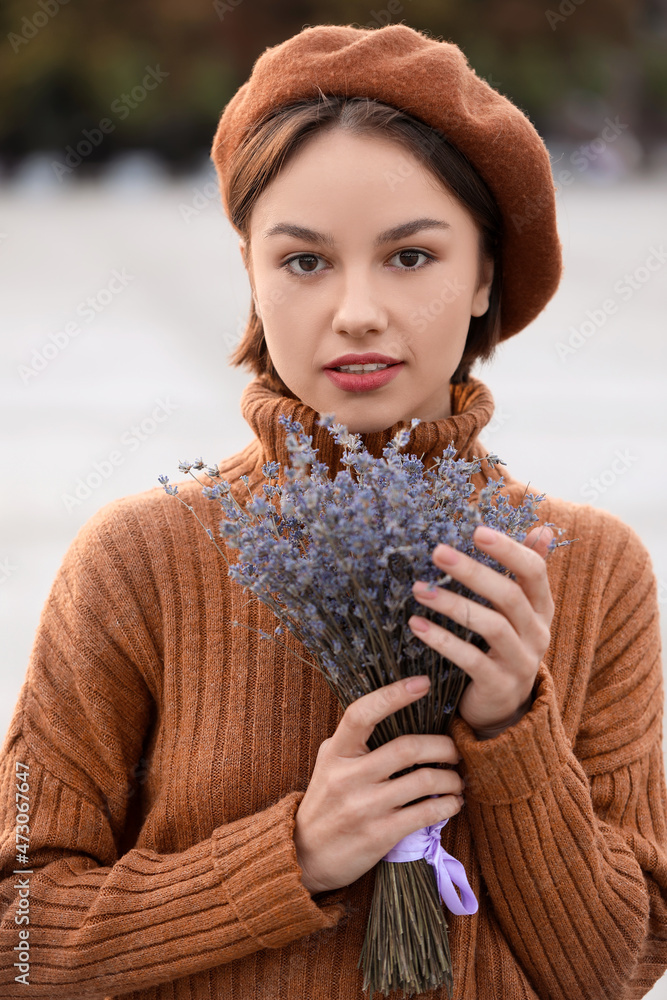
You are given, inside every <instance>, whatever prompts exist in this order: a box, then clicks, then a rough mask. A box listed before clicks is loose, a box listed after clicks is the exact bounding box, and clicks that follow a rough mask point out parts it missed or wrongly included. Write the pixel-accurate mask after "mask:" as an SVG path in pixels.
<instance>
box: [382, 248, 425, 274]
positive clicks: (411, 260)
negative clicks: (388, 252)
mask: <svg viewBox="0 0 667 1000" xmlns="http://www.w3.org/2000/svg"><path fill="white" fill-rule="evenodd" d="M394 257H402V258H405V257H407V264H408V266H407V267H399V268H398V270H399V271H421V269H422V268H423V267H427V266H428V265H429V264H430V263H431V261H432V260H435V258H434V257H432V256H431V255H430V254H428V253H426V251H424V250H412V249H408V250H399V251H398V252H397V253H395V254H394V256H393V257H390V260H393V259H394ZM417 257H424V258H425V261H424V263H423V264H417V265H416V260H415V258H417ZM403 263H404V264H405V263H406V261H405V260H403ZM415 265H416V266H415Z"/></svg>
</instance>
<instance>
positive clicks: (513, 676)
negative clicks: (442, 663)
mask: <svg viewBox="0 0 667 1000" xmlns="http://www.w3.org/2000/svg"><path fill="white" fill-rule="evenodd" d="M416 617H418V616H414V615H413V616H412V618H410V619H409V620H408V625H410V627H411V628H415V624H414V619H415V618H416ZM420 620H421V621H423V622H425V623H426V626H427V628H426V630H425V631H423V632H422V631H419V630H418V629H416V630H415V634H416V635H417V636H418V637H419V638H420V639H421V640H422V642H425V643H426V644H427V645H428V646H430V647H431V649H434V650H435V651H436V652H437V653H440V655H441V656H442V657H444V658H445V659H447V660H451V662H452V663H455V664H456V665H457V667H460V668H461V670H463V672H464V673H466V674H468V676H469V677H470V678H471V680H473V681H474V682H475V684H476V685H477V687H478V688H479V690H480V691H485V690H488V691H494V690H495V691H497V688H498V671H499V670H501V671H503V674H504V677H505V681H504V684H505V686H506V687H507V696H508V698H509V699H510V700H511V699H512V698H515V696H516V692H517V691H518V692H523V691H524V690H525V689H526V688H527V687H530V686H532V684H533V682H534V674H535V663H534V661H533V660H530V659H529V658H527V657H526V652H525V647H524V646H523V644H521V643H520V642H517V645H516V647H515V650H516V655H514V656H512V657H510V658H509V660H502V661H501V660H500V659H498V658H496V659H492V658H491V657H490V656H489V655H488V654H487V653H483V652H482V650H481V649H479V648H478V647H477V646H475V645H474V644H473V643H472V642H466V641H465V639H461V638H459V637H458V636H457V635H454V633H453V632H450V631H449V630H448V629H445V628H442V627H441V626H440V625H437V624H436V623H435V622H431V621H427V620H426V619H420ZM506 664H510V665H511V670H507V669H506V666H505V665H506ZM526 697H527V693H526V694H524V695H523V700H525V698H526ZM514 707H516V706H514ZM511 711H514V709H511Z"/></svg>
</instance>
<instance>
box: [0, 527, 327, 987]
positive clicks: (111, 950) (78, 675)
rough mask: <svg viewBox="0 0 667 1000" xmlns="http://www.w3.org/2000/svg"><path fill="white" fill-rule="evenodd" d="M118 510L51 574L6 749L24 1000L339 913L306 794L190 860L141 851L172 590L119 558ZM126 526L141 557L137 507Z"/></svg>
mask: <svg viewBox="0 0 667 1000" xmlns="http://www.w3.org/2000/svg"><path fill="white" fill-rule="evenodd" d="M105 511H106V508H103V509H102V512H100V513H99V514H98V515H96V516H95V517H94V518H92V519H91V520H90V521H89V522H87V524H86V525H84V528H83V529H82V531H81V532H80V533H79V535H78V536H77V538H76V539H75V541H74V542H73V543H72V546H71V547H70V549H69V550H68V552H67V554H66V556H65V559H64V562H63V564H62V566H61V569H60V570H59V572H58V575H57V577H56V579H55V581H54V584H53V586H52V589H51V593H50V595H49V598H48V599H47V602H46V604H45V606H44V608H43V610H42V615H41V619H40V623H39V627H38V630H37V634H36V638H35V643H34V646H33V651H32V656H31V660H30V664H29V667H28V672H27V675H26V679H25V682H24V684H23V687H22V689H21V693H20V696H19V700H18V703H17V706H16V709H15V712H14V716H13V719H12V722H11V725H10V728H9V731H8V733H7V737H6V739H5V744H4V747H3V753H2V760H1V762H0V796H1V797H0V830H1V834H2V836H1V840H0V864H1V872H0V877H1V881H0V900H1V907H0V956H1V957H0V997H21V996H25V995H26V985H28V986H29V990H28V991H27V992H29V993H30V995H31V996H35V997H50V998H53V1000H57V998H59V997H60V998H68V1000H69V998H71V997H72V996H73V995H76V996H77V997H88V998H95V997H97V998H104V997H108V996H109V995H117V994H125V993H129V992H132V991H135V990H140V989H145V988H150V987H153V986H156V985H158V984H160V983H164V982H168V981H171V980H176V979H178V978H181V977H184V976H188V975H190V974H192V973H196V972H199V971H202V970H205V969H209V968H212V967H214V966H217V965H220V964H223V963H226V962H231V961H233V960H235V959H238V958H241V957H243V956H245V955H248V954H250V953H252V952H255V951H258V950H260V949H264V948H280V947H283V946H285V945H287V944H288V943H290V942H292V941H294V940H296V939H298V938H301V937H303V936H305V935H308V934H311V933H313V932H314V931H317V930H320V929H322V928H326V927H332V926H334V925H335V924H336V923H337V922H338V920H339V919H340V917H341V916H342V915H343V913H344V906H342V905H340V903H339V902H338V899H337V898H336V899H332V898H326V899H322V900H321V902H320V903H318V902H317V901H316V900H314V899H313V898H312V897H311V895H310V893H309V892H308V891H307V889H306V888H305V886H304V885H303V883H302V881H301V874H302V872H301V868H300V866H299V864H298V862H297V858H296V850H295V845H294V840H293V829H294V822H295V814H296V810H297V808H298V805H299V803H300V801H301V799H302V797H303V794H304V793H303V792H302V791H293V792H291V793H289V794H287V795H285V796H284V797H282V798H280V799H279V800H277V801H274V802H273V803H271V804H270V805H269V806H268V807H267V808H265V809H263V810H261V811H260V812H257V813H255V814H253V815H250V816H246V817H243V818H241V819H238V820H235V821H234V822H230V823H228V824H226V825H223V826H218V827H217V828H216V829H214V830H212V831H211V835H210V836H209V837H208V838H206V839H204V840H202V841H200V842H198V843H195V844H193V845H192V846H190V847H188V848H187V849H186V850H182V851H179V852H178V853H157V852H156V851H153V850H149V849H146V848H137V847H133V846H132V845H133V844H134V842H135V841H136V834H137V832H138V831H137V830H136V829H134V830H132V829H130V827H131V826H132V822H136V820H132V818H131V814H133V812H134V811H136V810H134V811H133V810H131V809H128V805H129V803H130V802H132V797H131V796H132V791H133V790H136V777H137V767H138V765H139V764H140V762H141V760H142V750H143V748H144V745H145V740H146V737H147V734H148V732H149V729H150V722H151V719H152V713H153V710H154V697H153V694H152V690H151V688H152V681H151V677H152V676H155V675H156V672H159V666H160V656H161V650H160V641H161V637H160V630H159V628H156V627H155V621H157V620H158V619H159V606H158V605H159V594H158V588H157V587H156V585H155V581H154V579H153V578H152V575H151V568H150V560H148V559H142V558H138V559H136V560H135V561H134V568H133V570H132V573H128V572H127V571H126V568H125V567H123V566H122V560H120V559H119V552H118V550H117V549H116V548H114V545H113V544H112V534H110V533H109V531H108V530H107V529H108V524H107V521H106V520H105V517H104V516H101V515H102V514H103V512H105ZM122 521H123V524H122V531H124V532H129V533H130V534H131V535H132V534H134V538H133V542H134V544H135V545H136V546H137V551H138V552H141V548H142V545H143V542H142V533H141V530H140V528H139V526H138V525H137V524H136V522H134V521H133V519H132V517H131V515H130V513H129V512H128V511H127V510H125V511H123V513H122ZM126 541H127V539H126ZM93 595H96V596H95V598H93ZM121 597H122V600H121V599H120V598H121ZM151 609H152V610H151ZM135 801H136V800H135ZM132 804H134V802H133V803H132ZM22 975H23V978H22V979H21V978H17V977H21V976H22Z"/></svg>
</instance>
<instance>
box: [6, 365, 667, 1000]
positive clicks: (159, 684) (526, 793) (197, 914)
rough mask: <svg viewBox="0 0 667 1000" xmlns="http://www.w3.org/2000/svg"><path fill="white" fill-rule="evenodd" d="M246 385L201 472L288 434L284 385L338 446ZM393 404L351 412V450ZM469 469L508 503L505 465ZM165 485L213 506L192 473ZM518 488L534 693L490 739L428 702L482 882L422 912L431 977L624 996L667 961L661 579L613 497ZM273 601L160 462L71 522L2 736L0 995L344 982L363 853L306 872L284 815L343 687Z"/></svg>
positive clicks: (261, 389)
mask: <svg viewBox="0 0 667 1000" xmlns="http://www.w3.org/2000/svg"><path fill="white" fill-rule="evenodd" d="M451 404H452V416H451V417H449V418H447V419H445V420H439V421H433V422H424V423H422V424H420V425H419V426H418V427H417V428H416V429H415V430H414V431H413V437H412V438H411V444H410V451H412V452H414V453H415V454H417V455H422V454H423V455H424V461H425V463H426V465H430V464H431V458H432V456H434V455H436V454H439V453H441V452H442V450H443V449H444V448H445V447H446V446H447V445H448V444H449V443H450V441H454V443H455V445H456V447H457V449H458V452H459V454H460V455H463V456H466V457H470V456H472V455H477V456H478V457H483V456H484V455H485V454H486V453H487V451H488V449H486V448H485V447H484V446H483V445H482V444H481V443H480V441H479V440H478V435H479V433H480V431H482V429H483V428H484V427H485V426H486V424H487V423H488V421H489V420H490V418H491V416H492V413H493V399H492V396H491V394H490V392H489V390H488V388H487V387H486V386H485V385H484V384H483V383H482V382H480V381H479V380H478V379H472V380H471V381H470V382H469V383H468V384H463V385H455V386H452V387H451ZM242 409H243V413H244V416H245V417H246V419H247V420H248V422H249V423H250V425H251V427H252V428H253V430H254V432H255V434H256V438H255V439H254V440H253V441H252V442H251V444H249V445H248V446H247V447H246V448H245V449H243V450H242V451H241V452H240V453H238V454H236V455H234V456H233V457H232V458H230V459H228V460H226V461H224V462H222V463H221V466H220V468H221V471H222V472H223V474H224V476H225V478H227V479H229V480H233V481H235V480H236V479H237V477H238V476H240V475H242V474H247V475H248V476H249V485H250V487H251V489H253V488H255V489H258V488H259V484H260V482H261V481H263V477H262V473H261V466H262V464H263V462H265V461H267V460H269V459H274V460H277V461H279V462H285V461H286V460H287V457H288V456H287V453H286V451H285V448H284V432H283V430H282V428H280V426H279V425H278V423H277V416H278V414H279V413H281V412H284V413H290V414H293V416H294V417H295V418H296V419H298V420H301V421H302V423H303V424H304V429H305V431H306V433H308V434H311V433H312V434H313V444H314V446H315V447H318V448H319V449H320V456H319V457H320V458H321V459H322V460H324V461H327V462H328V463H329V464H330V466H331V469H332V472H335V471H336V469H337V468H338V459H339V457H340V455H341V453H342V449H341V448H340V446H339V445H336V444H335V443H334V442H333V440H332V438H331V437H330V436H329V435H328V433H327V432H326V431H324V430H323V429H322V428H318V427H317V426H316V424H315V422H314V421H315V418H316V414H315V413H314V411H313V410H311V409H310V408H309V407H307V406H305V405H303V404H301V403H299V402H298V401H295V400H294V399H289V398H288V397H285V396H280V395H277V394H276V393H274V392H273V391H271V389H270V388H269V387H268V386H267V385H266V384H265V383H264V381H263V380H262V379H255V380H254V381H252V382H251V383H250V384H249V385H248V386H247V387H246V389H245V391H244V394H243V398H242ZM397 427H398V425H395V426H394V427H393V428H390V429H389V430H387V431H384V432H378V433H376V434H368V435H364V439H365V443H366V445H367V447H368V448H369V450H371V451H373V452H374V453H375V454H381V448H382V445H383V443H384V442H386V441H387V439H388V438H389V436H390V435H391V434H393V433H394V432H395V430H396V429H397ZM487 473H488V470H487V467H486V466H484V472H483V473H481V474H480V475H479V476H478V477H476V478H475V480H474V482H475V486H476V489H477V490H479V488H481V487H482V486H484V485H486V475H487ZM488 474H493V475H495V476H500V475H501V474H502V475H503V476H504V477H505V484H504V486H503V487H502V490H503V492H505V493H506V494H507V495H508V496H509V497H510V499H511V501H512V503H514V504H518V503H520V502H521V498H522V496H523V494H524V492H525V485H524V484H523V483H520V482H519V481H518V480H515V479H513V478H512V477H511V476H510V475H509V473H508V472H507V470H506V469H503V468H500V469H496V470H495V473H488ZM235 488H236V487H235ZM243 491H245V486H243ZM179 492H180V495H181V496H182V497H183V498H184V499H185V500H187V501H188V503H191V504H192V505H193V507H194V508H195V510H196V512H197V513H198V515H199V517H200V518H201V519H202V521H204V523H205V524H208V525H211V526H212V527H213V528H215V526H216V524H217V521H218V519H219V508H218V507H217V505H215V504H213V503H212V502H211V501H209V500H207V499H205V498H204V497H202V496H201V489H200V487H199V486H198V485H197V484H196V483H193V482H192V480H190V479H188V480H187V481H186V483H185V484H180V486H179ZM246 495H247V494H246ZM475 495H476V494H475ZM475 495H474V496H475ZM474 496H473V499H474ZM538 513H539V517H540V522H544V521H550V522H554V523H555V524H556V525H557V526H559V527H562V528H564V529H565V533H564V536H563V537H564V538H572V539H576V541H574V542H573V543H572V544H571V545H568V546H565V547H562V548H560V549H557V550H556V551H555V552H554V553H552V554H551V555H550V556H549V557H548V559H547V569H548V577H549V582H550V586H551V590H552V594H553V598H554V603H555V616H554V619H553V623H552V629H551V643H550V646H549V649H548V651H547V653H546V654H545V656H544V659H543V662H542V663H541V664H540V667H539V671H538V674H537V683H536V687H535V695H536V697H535V700H534V703H533V705H532V707H531V708H530V710H529V711H528V712H527V713H526V714H525V715H524V716H523V718H522V719H521V720H520V721H519V722H518V723H517V724H515V725H514V726H512V727H510V728H509V729H507V730H505V731H504V732H503V733H502V734H501V735H499V736H497V737H496V738H495V739H491V740H486V741H482V740H477V739H476V737H475V734H474V732H473V731H472V730H471V729H470V727H469V726H468V725H467V724H466V723H465V722H464V720H463V719H461V718H460V717H457V718H456V719H455V720H454V725H453V729H452V735H453V737H454V739H455V741H456V743H457V746H458V748H459V750H460V752H461V754H462V755H463V762H462V763H461V764H460V765H459V767H460V768H462V773H464V775H465V778H466V792H465V796H466V805H465V807H464V808H463V810H462V811H461V812H460V813H459V814H458V815H457V816H456V817H455V818H454V819H453V820H451V821H450V822H449V823H448V824H447V825H446V826H445V827H444V829H443V832H442V843H443V846H444V847H445V849H446V850H447V851H448V852H449V853H451V854H453V855H454V857H456V858H458V859H459V860H460V861H461V862H462V863H463V865H464V867H465V870H466V873H467V875H468V879H469V881H470V885H471V888H472V889H473V891H474V893H475V895H476V897H477V899H478V901H479V909H478V911H477V912H476V913H475V914H474V915H472V916H467V915H464V916H455V915H452V914H451V913H449V911H447V912H446V916H447V920H448V924H449V936H450V946H451V953H452V960H453V972H454V977H455V994H454V995H455V998H456V1000H497V998H498V997H502V998H503V1000H515V998H516V1000H528V998H535V997H539V998H545V1000H546V998H553V1000H574V998H576V1000H594V998H595V1000H609V998H612V997H613V998H614V1000H623V998H631V997H642V996H644V995H645V993H646V992H647V991H648V990H649V989H650V988H651V986H652V985H653V983H654V982H655V981H656V980H657V979H658V978H659V977H660V976H661V975H662V973H663V972H664V970H665V968H666V967H667V827H666V809H665V807H666V802H667V796H666V790H665V781H664V775H663V756H662V709H663V686H662V668H661V662H660V655H661V645H660V633H659V611H658V600H657V582H656V578H655V574H654V571H653V568H652V564H651V559H650V555H649V553H648V551H647V549H646V547H645V546H644V544H643V543H642V541H641V540H640V538H639V536H638V535H637V533H636V532H635V531H634V530H633V529H632V528H630V527H629V526H628V525H626V524H624V523H623V522H622V521H621V520H619V519H618V518H617V517H615V516H613V515H612V514H610V513H608V512H606V511H603V510H598V509H595V508H593V507H590V506H587V505H585V504H577V503H570V502H568V501H564V500H560V499H555V498H547V499H545V500H544V501H543V502H542V503H541V504H539V506H538ZM249 598H250V599H249ZM235 619H236V620H238V621H239V622H240V623H241V625H240V627H236V628H234V627H232V622H233V620H235ZM274 626H275V619H274V618H273V615H272V613H271V612H270V610H268V609H267V608H266V607H265V606H264V605H261V604H259V603H258V602H257V601H256V600H255V599H254V598H252V597H251V596H250V595H249V594H248V593H247V592H245V591H243V590H242V588H241V587H240V586H239V585H238V584H235V583H233V582H232V581H231V580H229V578H228V576H227V567H226V565H225V563H224V560H223V559H222V558H221V556H220V554H219V553H218V552H217V551H216V549H215V546H214V545H213V544H212V543H211V542H210V540H209V539H208V538H207V536H206V534H205V532H204V531H203V530H202V528H201V526H200V525H199V524H198V523H197V521H196V520H195V518H194V517H193V516H192V514H191V513H190V512H188V511H187V510H185V508H184V507H183V506H182V505H181V504H180V503H179V502H178V501H177V500H176V499H174V498H173V497H169V496H167V495H166V494H165V493H164V492H163V490H162V489H161V488H160V487H156V488H155V489H151V490H148V491H146V492H144V493H140V494H138V495H135V496H130V497H126V498H123V499H120V500H116V501H113V502H112V503H109V504H107V505H106V506H104V507H103V508H102V509H101V510H100V511H99V512H98V513H97V514H95V515H94V516H93V517H91V518H90V520H89V521H88V522H87V523H86V524H85V525H84V526H83V528H82V529H81V530H80V531H79V533H78V535H77V536H76V538H75V539H74V541H73V543H72V545H71V546H70V548H69V550H68V552H67V554H66V556H65V558H64V560H63V563H62V566H61V568H60V570H59V572H58V574H57V576H56V579H55V581H54V583H53V587H52V590H51V592H50V595H49V597H48V599H47V601H46V603H45V606H44V608H43V611H42V616H41V620H40V624H39V628H38V630H37V634H36V638H35V642H34V647H33V650H32V656H31V660H30V664H29V668H28V671H27V674H26V679H25V682H24V684H23V687H22V689H21V692H20V696H19V699H18V704H17V706H16V709H15V712H14V716H13V719H12V722H11V725H10V729H9V732H8V734H7V737H6V740H5V744H4V747H3V753H2V769H1V772H0V787H1V789H2V800H1V801H2V810H1V813H0V820H1V828H2V842H1V850H2V854H1V858H0V861H1V862H2V882H1V883H0V885H1V894H2V895H1V898H2V908H1V909H0V915H1V916H2V920H1V923H0V953H1V955H2V961H1V962H0V997H24V996H28V995H29V996H31V997H49V998H51V1000H57V998H66V1000H74V998H78V997H88V998H107V997H118V996H120V995H122V996H123V997H126V998H133V1000H167V998H169V1000H177V998H178V1000H185V998H187V1000H204V998H207V1000H210V998H222V997H224V998H225V1000H251V998H252V1000H258V998H270V1000H304V998H308V1000H334V998H335V1000H356V998H359V1000H362V998H366V1000H367V998H368V993H367V992H366V993H364V992H363V991H362V971H361V970H360V969H358V967H357V963H358V959H359V954H360V949H361V945H362V942H363V939H364V935H365V930H366V922H367V917H368V911H369V906H370V901H371V895H372V889H373V870H372V869H371V870H370V871H369V872H367V873H366V874H365V875H363V876H362V877H361V878H359V879H358V880H357V881H355V882H353V883H352V884H351V885H349V886H345V887H343V888H341V889H337V890H335V891H330V892H325V893H320V894H315V895H314V896H311V894H310V893H309V892H308V891H307V889H306V888H305V887H304V885H303V883H302V881H301V869H300V868H299V865H298V863H297V860H296V853H295V847H294V841H293V830H294V817H295V813H296V810H297V808H298V806H299V803H300V801H301V799H302V797H303V794H304V792H305V789H306V787H307V785H308V782H309V779H310V776H311V774H312V771H313V767H314V764H315V759H316V756H317V751H318V748H319V746H320V744H321V743H322V741H323V740H324V739H326V738H327V737H328V736H331V735H332V733H333V732H334V730H335V728H336V726H337V724H338V722H339V720H340V718H341V714H342V711H341V709H340V707H339V705H338V703H337V701H336V699H335V697H334V695H333V694H332V692H331V691H330V689H329V688H328V686H327V683H326V682H325V680H324V678H323V677H322V676H321V675H320V674H318V672H317V671H316V670H314V669H313V668H312V667H309V666H308V665H306V664H304V663H302V662H301V661H300V660H299V659H298V658H297V657H296V656H293V655H289V653H291V652H293V653H302V654H303V653H304V650H303V647H302V646H301V645H300V644H299V643H298V641H297V640H296V639H295V638H294V637H293V636H291V634H287V635H286V636H285V643H286V649H281V648H280V647H279V646H278V645H277V644H275V643H272V642H269V641H266V640H261V639H258V636H257V629H258V628H263V629H265V630H266V631H271V632H272V631H273V628H274ZM17 769H18V781H17ZM24 779H25V780H24ZM17 784H18V785H19V786H20V788H19V791H18V792H17ZM26 785H27V786H28V789H26V788H25V786H26ZM21 796H26V797H27V801H26V799H25V798H22V797H21ZM17 797H18V799H19V801H18V807H19V808H20V809H21V810H24V811H23V812H21V813H20V814H19V821H18V825H17ZM26 813H29V822H26ZM27 827H29V829H27ZM21 838H23V839H21ZM17 844H18V849H17ZM24 844H27V854H26V855H25V858H26V859H27V862H28V863H27V865H25V864H22V863H21V859H22V858H24V855H23V854H21V853H20V851H21V848H22V845H24ZM16 871H19V872H20V873H21V874H15V872H16ZM25 915H27V916H28V919H29V923H28V922H26V921H25V920H24V917H25ZM26 956H29V958H28V960H27V961H26ZM26 970H27V971H26ZM21 975H23V980H22V981H17V979H16V978H15V977H17V976H21ZM26 984H29V989H27V990H26ZM423 995H424V996H426V997H440V996H445V993H444V991H431V992H429V993H427V994H423Z"/></svg>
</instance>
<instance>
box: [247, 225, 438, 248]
mask: <svg viewBox="0 0 667 1000" xmlns="http://www.w3.org/2000/svg"><path fill="white" fill-rule="evenodd" d="M451 228H452V227H451V225H450V224H449V222H444V221H442V220H441V219H428V218H425V219H413V220H412V221H411V222H402V223H400V225H398V226H392V227H391V229H385V230H384V232H382V233H380V234H379V235H378V236H376V238H375V240H374V241H373V246H375V247H381V246H384V245H385V244H386V243H395V242H396V240H402V239H405V238H406V237H408V236H414V234H415V233H419V232H421V231H422V230H423V229H451ZM283 234H284V235H286V236H293V237H294V238H295V239H298V240H307V241H308V242H310V243H323V244H324V245H325V246H328V247H331V248H333V247H335V245H336V241H335V240H334V238H333V236H332V235H331V233H318V232H316V231H315V230H314V229H309V228H308V227H307V226H298V225H296V224H295V223H292V222H277V223H276V224H275V226H271V228H270V229H267V231H266V232H265V233H264V239H267V238H268V237H269V236H279V235H283Z"/></svg>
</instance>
